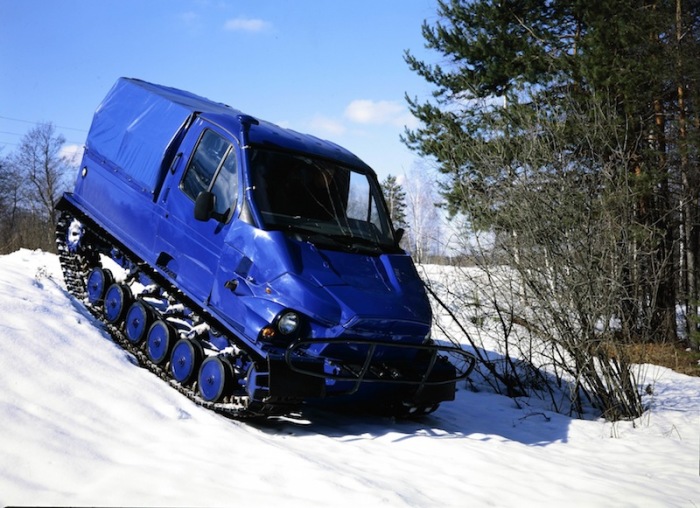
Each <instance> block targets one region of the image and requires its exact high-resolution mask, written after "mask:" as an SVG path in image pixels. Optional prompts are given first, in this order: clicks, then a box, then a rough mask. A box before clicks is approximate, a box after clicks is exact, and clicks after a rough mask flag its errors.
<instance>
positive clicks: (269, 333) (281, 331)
mask: <svg viewBox="0 0 700 508" xmlns="http://www.w3.org/2000/svg"><path fill="white" fill-rule="evenodd" d="M304 324H305V321H304V318H303V316H302V315H301V314H299V313H298V312H296V311H294V310H291V309H284V310H283V311H282V312H280V313H279V314H277V315H276V316H275V318H274V319H273V320H272V322H271V323H270V324H269V325H267V326H265V327H264V328H263V329H262V330H260V339H262V340H268V341H270V340H272V341H274V340H279V339H284V340H290V339H296V338H298V337H299V335H300V334H301V333H302V328H303V327H304Z"/></svg>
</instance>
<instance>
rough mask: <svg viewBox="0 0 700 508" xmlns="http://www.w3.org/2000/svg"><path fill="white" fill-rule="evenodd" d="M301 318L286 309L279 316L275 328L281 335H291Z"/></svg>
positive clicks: (296, 328) (297, 327)
mask: <svg viewBox="0 0 700 508" xmlns="http://www.w3.org/2000/svg"><path fill="white" fill-rule="evenodd" d="M300 322H301V318H300V317H299V314H297V313H296V312H293V311H287V312H285V313H284V314H282V315H281V316H280V317H279V320H278V321H277V329H278V330H279V331H280V333H281V334H282V335H291V334H293V333H295V332H296V331H297V330H298V329H299V323H300Z"/></svg>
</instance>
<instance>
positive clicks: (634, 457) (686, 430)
mask: <svg viewBox="0 0 700 508" xmlns="http://www.w3.org/2000/svg"><path fill="white" fill-rule="evenodd" d="M0 309H2V318H1V319H0V505H3V506H4V505H27V504H32V505H101V506H108V505H119V506H129V505H138V506H259V507H266V506H271V507H272V506H274V507H286V506H299V507H309V506H328V507H334V506H347V507H358V506H363V507H364V506H367V507H373V506H391V507H394V506H441V507H465V506H635V507H637V506H645V507H649V506H664V507H668V506H688V507H693V506H700V379H698V378H692V377H688V376H683V375H680V374H677V373H674V372H673V371H670V370H667V369H664V368H660V367H653V366H646V369H647V373H648V377H649V379H647V381H651V382H652V383H653V393H654V394H653V396H651V398H650V399H649V402H650V405H651V409H650V411H648V412H647V413H646V414H645V415H644V416H643V417H642V418H640V419H638V420H636V421H634V422H618V423H615V424H611V423H608V422H605V421H602V420H596V421H584V420H576V419H571V418H568V417H566V416H563V415H560V414H556V413H552V412H549V411H546V410H543V409H542V408H541V407H538V406H537V405H532V404H535V403H532V402H530V404H531V405H528V404H526V403H521V404H520V406H521V407H520V408H518V405H516V403H515V402H514V401H513V400H511V399H508V398H506V397H503V396H499V395H494V394H490V393H485V392H481V393H474V392H470V391H468V390H466V389H465V388H464V387H462V389H461V390H460V391H459V392H458V394H457V400H456V401H454V402H452V403H445V404H443V405H442V407H441V408H440V409H439V410H438V411H437V412H436V413H434V414H433V415H431V416H429V417H427V418H425V419H424V420H422V421H420V422H406V421H394V420H392V419H388V418H379V417H355V416H347V415H337V414H332V413H326V412H321V411H308V412H305V413H304V414H303V415H301V416H300V417H299V418H296V419H292V418H289V419H279V420H274V421H268V422H264V423H261V422H258V423H243V422H237V421H231V420H228V419H226V418H223V417H221V416H218V415H216V414H213V413H211V412H208V411H206V410H204V409H202V408H199V407H198V406H196V405H194V404H193V403H191V402H190V401H188V400H187V399H186V398H184V397H182V396H181V395H179V394H178V393H177V392H175V391H174V390H173V389H171V388H169V387H168V386H167V385H166V384H165V383H163V382H162V381H160V380H159V379H157V378H156V377H155V376H153V375H152V374H150V373H148V372H147V371H145V370H143V369H141V368H139V367H137V366H136V365H134V362H133V361H132V358H130V356H129V355H128V354H126V353H124V352H123V351H122V350H121V349H120V348H119V347H118V346H116V345H115V344H114V343H113V342H112V341H111V340H110V339H109V337H108V336H107V335H106V333H104V332H103V331H101V330H100V328H99V327H98V326H96V325H95V323H94V321H93V319H92V318H91V317H90V316H89V314H87V313H86V312H85V311H84V310H82V309H81V307H80V305H79V304H78V303H77V302H76V301H74V300H73V299H71V298H70V297H69V296H68V294H67V293H66V291H65V289H64V286H63V280H62V277H61V275H60V268H59V265H58V260H57V258H56V257H55V256H52V255H50V254H45V253H41V252H32V251H26V250H23V251H18V252H16V253H14V254H11V255H8V256H0Z"/></svg>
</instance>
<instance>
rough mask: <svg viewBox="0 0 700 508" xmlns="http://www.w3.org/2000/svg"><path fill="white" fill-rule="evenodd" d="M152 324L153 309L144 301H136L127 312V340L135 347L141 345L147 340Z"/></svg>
mask: <svg viewBox="0 0 700 508" xmlns="http://www.w3.org/2000/svg"><path fill="white" fill-rule="evenodd" d="M151 323H153V313H152V312H151V309H150V308H149V307H148V305H146V304H145V303H143V302H142V301H140V300H137V301H135V302H134V303H132V304H131V307H129V310H128V311H126V318H124V332H125V333H126V338H127V339H129V342H131V343H132V344H134V345H138V344H141V343H142V342H143V340H144V339H145V338H146V334H147V333H148V329H149V327H150V326H151Z"/></svg>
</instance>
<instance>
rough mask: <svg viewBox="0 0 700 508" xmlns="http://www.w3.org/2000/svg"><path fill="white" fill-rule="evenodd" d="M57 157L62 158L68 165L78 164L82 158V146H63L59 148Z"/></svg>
mask: <svg viewBox="0 0 700 508" xmlns="http://www.w3.org/2000/svg"><path fill="white" fill-rule="evenodd" d="M59 156H60V157H63V158H64V159H65V160H66V162H67V163H68V164H70V165H77V164H80V161H81V159H82V158H83V145H64V146H62V147H61V151H60V152H59Z"/></svg>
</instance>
